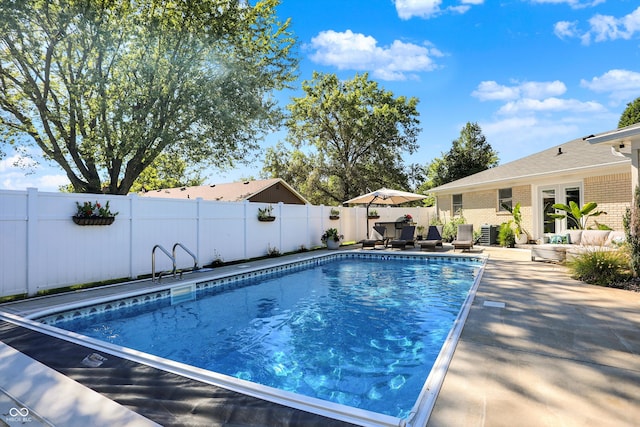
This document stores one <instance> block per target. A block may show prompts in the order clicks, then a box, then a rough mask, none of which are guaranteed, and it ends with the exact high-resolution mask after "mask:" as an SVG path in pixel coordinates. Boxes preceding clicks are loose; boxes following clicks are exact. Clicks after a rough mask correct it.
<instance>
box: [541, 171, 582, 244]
mask: <svg viewBox="0 0 640 427" xmlns="http://www.w3.org/2000/svg"><path fill="white" fill-rule="evenodd" d="M576 187H577V188H578V191H579V196H580V200H579V202H578V205H579V206H582V205H583V204H584V186H583V184H582V182H581V181H572V182H566V183H557V184H550V185H540V186H538V187H537V189H536V192H535V194H536V199H535V207H534V210H533V224H534V230H533V233H534V235H535V236H536V237H537V238H541V237H542V236H543V234H544V213H543V211H542V210H543V209H544V205H543V202H542V193H543V191H545V190H553V191H554V192H555V203H563V204H567V189H569V188H576ZM566 229H567V220H566V219H563V220H556V233H561V232H563V231H564V230H566Z"/></svg>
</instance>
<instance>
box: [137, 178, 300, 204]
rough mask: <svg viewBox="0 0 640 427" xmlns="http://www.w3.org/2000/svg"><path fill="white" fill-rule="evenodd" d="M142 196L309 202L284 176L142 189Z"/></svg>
mask: <svg viewBox="0 0 640 427" xmlns="http://www.w3.org/2000/svg"><path fill="white" fill-rule="evenodd" d="M140 196H142V197H163V198H169V199H197V198H202V199H203V200H217V201H222V202H241V201H244V200H248V201H250V202H262V203H279V202H282V203H286V204H293V205H306V204H308V203H309V202H307V200H306V199H305V198H304V197H302V195H300V194H299V193H298V192H297V191H296V190H294V189H293V188H291V186H290V185H289V184H287V183H286V182H285V181H284V180H283V179H281V178H273V179H263V180H254V181H244V182H231V183H225V184H211V185H199V186H195V187H181V188H167V189H162V190H152V191H147V192H144V193H140Z"/></svg>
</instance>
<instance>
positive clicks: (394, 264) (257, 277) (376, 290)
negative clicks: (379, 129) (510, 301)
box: [40, 253, 483, 423]
mask: <svg viewBox="0 0 640 427" xmlns="http://www.w3.org/2000/svg"><path fill="white" fill-rule="evenodd" d="M482 265H483V260H482V259H479V258H473V257H454V258H451V257H433V256H420V255H412V256H389V255H383V256H377V255H370V254H366V255H365V254H362V253H360V254H359V253H351V254H340V255H331V256H326V257H316V258H313V259H311V260H308V261H306V262H301V263H294V264H291V265H286V266H279V267H278V268H275V269H271V270H269V271H261V272H252V273H246V274H242V275H240V276H233V277H227V278H222V279H217V280H214V281H210V282H203V283H193V284H186V285H181V286H179V287H174V288H173V289H166V290H163V291H157V292H154V293H151V294H147V295H136V296H132V297H129V298H127V299H124V300H119V301H108V302H103V303H101V304H98V305H93V306H89V307H83V308H77V309H74V310H71V311H68V312H65V313H56V314H52V315H49V316H46V317H44V318H42V319H40V320H41V321H42V322H44V323H46V324H49V325H54V326H56V327H60V328H63V329H67V330H71V331H74V332H76V333H80V334H82V335H84V336H89V337H93V338H95V339H99V340H102V341H106V342H109V343H111V344H114V345H116V346H122V347H128V348H133V349H136V350H138V351H143V352H145V353H150V354H154V355H157V356H160V357H162V358H166V359H170V360H174V361H177V362H180V363H184V364H188V365H192V366H197V367H199V368H202V369H206V370H209V371H214V372H218V373H222V374H224V375H230V376H233V377H236V378H239V380H238V381H240V382H242V381H251V382H252V383H258V384H262V385H265V386H268V387H275V388H278V389H280V390H284V391H285V393H288V392H293V393H295V394H297V395H299V394H302V395H305V396H309V397H310V398H311V399H322V400H325V401H328V402H333V403H335V404H336V405H348V406H350V407H354V408H359V410H363V411H364V412H368V411H371V412H372V413H377V414H385V415H388V416H389V417H390V419H391V418H393V419H395V420H403V419H404V420H407V419H411V418H412V417H413V416H414V415H415V412H416V411H417V407H419V406H421V400H424V399H421V397H424V395H425V394H426V393H427V392H428V391H432V390H433V387H431V386H429V387H427V385H426V383H425V381H426V380H427V376H428V375H429V372H430V371H433V370H432V367H433V366H434V365H436V364H437V359H438V358H439V355H441V353H442V349H443V347H444V345H445V343H446V342H447V340H448V339H450V338H451V335H452V333H453V332H452V331H453V329H454V327H455V326H456V323H460V322H459V320H460V316H459V315H460V313H462V312H463V311H464V310H463V308H464V306H465V304H468V303H470V297H471V296H470V295H471V294H472V293H473V290H474V288H475V285H476V284H477V282H478V278H479V273H480V272H481V267H482ZM445 290H446V291H447V292H444V291H445ZM470 291H471V292H470ZM230 307H233V309H232V310H230V309H229V308H230ZM459 327H460V328H461V325H460V326H459ZM177 342H184V343H187V344H186V345H185V346H177V345H176V343H177ZM451 351H452V350H451ZM432 373H433V372H432ZM301 400H302V401H306V400H308V399H301ZM328 402H327V404H328ZM416 402H418V403H416ZM328 406H329V407H331V405H328ZM378 419H379V417H378ZM393 423H395V421H393Z"/></svg>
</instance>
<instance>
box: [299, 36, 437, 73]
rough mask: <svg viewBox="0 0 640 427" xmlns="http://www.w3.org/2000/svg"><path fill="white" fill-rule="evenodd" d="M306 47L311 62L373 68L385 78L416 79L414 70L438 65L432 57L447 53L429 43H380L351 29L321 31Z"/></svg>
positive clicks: (426, 69) (364, 69)
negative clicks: (386, 44)
mask: <svg viewBox="0 0 640 427" xmlns="http://www.w3.org/2000/svg"><path fill="white" fill-rule="evenodd" d="M305 48H307V49H312V50H313V51H314V53H312V54H311V55H310V58H311V60H312V61H314V62H317V63H319V64H323V65H332V66H335V67H338V69H340V70H359V71H371V72H372V74H373V76H374V77H377V78H380V79H383V80H406V79H408V78H413V79H416V78H417V75H416V74H415V73H418V72H423V71H431V70H434V69H435V68H437V65H436V63H435V61H434V60H433V58H438V57H442V56H444V55H443V54H442V52H440V51H439V50H438V49H436V48H435V47H433V46H432V45H430V44H429V43H426V44H425V45H422V46H421V45H417V44H413V43H405V42H402V41H399V40H395V41H394V42H393V43H392V44H391V45H390V46H378V42H377V41H376V39H375V38H373V37H371V36H366V35H364V34H359V33H354V32H352V31H351V30H347V31H345V32H336V31H333V30H328V31H322V32H320V33H319V34H318V35H317V36H315V37H314V38H312V39H311V43H310V44H309V45H306V46H305Z"/></svg>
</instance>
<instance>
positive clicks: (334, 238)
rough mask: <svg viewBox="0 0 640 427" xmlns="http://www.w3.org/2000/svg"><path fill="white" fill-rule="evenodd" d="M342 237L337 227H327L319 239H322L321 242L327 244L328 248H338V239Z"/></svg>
mask: <svg viewBox="0 0 640 427" xmlns="http://www.w3.org/2000/svg"><path fill="white" fill-rule="evenodd" d="M343 237H344V236H343V235H342V234H340V233H339V232H338V229H337V228H328V229H327V230H325V232H324V233H323V234H322V237H321V238H320V240H322V243H324V244H326V245H327V248H328V249H338V247H339V246H340V240H341V239H342V238H343Z"/></svg>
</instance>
